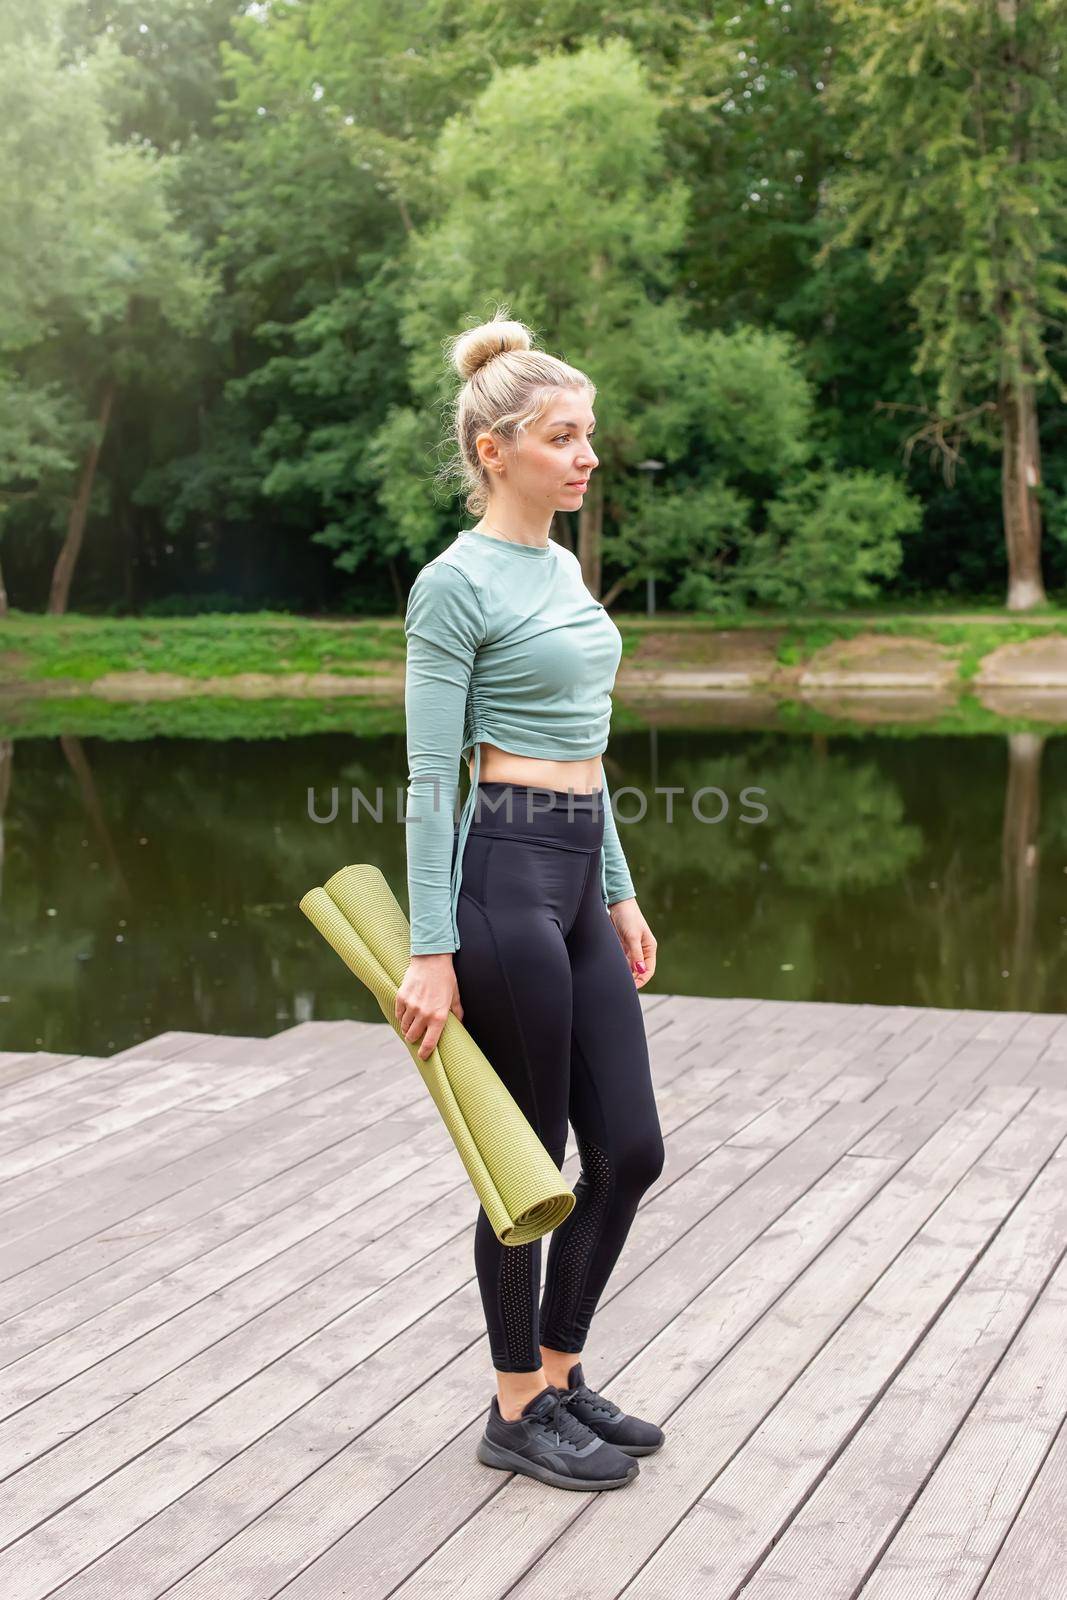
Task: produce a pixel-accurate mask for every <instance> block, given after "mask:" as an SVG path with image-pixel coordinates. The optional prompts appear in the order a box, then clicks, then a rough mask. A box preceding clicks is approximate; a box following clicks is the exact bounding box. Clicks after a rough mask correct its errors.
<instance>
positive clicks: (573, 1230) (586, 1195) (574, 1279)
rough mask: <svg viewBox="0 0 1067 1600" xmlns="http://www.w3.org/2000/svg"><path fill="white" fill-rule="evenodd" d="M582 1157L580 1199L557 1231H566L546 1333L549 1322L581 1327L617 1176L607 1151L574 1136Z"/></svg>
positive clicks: (572, 1329) (570, 1329)
mask: <svg viewBox="0 0 1067 1600" xmlns="http://www.w3.org/2000/svg"><path fill="white" fill-rule="evenodd" d="M575 1137H576V1140H577V1144H578V1149H579V1152H580V1154H581V1158H582V1172H581V1176H580V1177H579V1179H578V1182H577V1183H576V1184H575V1186H574V1193H575V1196H576V1197H577V1204H576V1205H575V1207H574V1209H573V1211H572V1212H571V1214H570V1216H569V1217H568V1218H567V1219H566V1221H565V1222H562V1223H561V1224H560V1226H559V1228H558V1229H557V1230H556V1232H557V1234H559V1233H562V1231H563V1230H564V1229H566V1230H567V1231H566V1235H565V1237H563V1238H561V1239H560V1245H559V1250H558V1252H557V1253H556V1256H555V1262H554V1276H553V1283H552V1290H551V1296H550V1297H546V1298H549V1300H550V1303H548V1304H546V1306H545V1312H546V1316H545V1319H544V1328H543V1329H542V1333H544V1332H545V1331H546V1330H547V1329H548V1327H549V1325H550V1323H551V1324H555V1326H556V1327H557V1328H558V1327H561V1326H562V1327H563V1328H566V1329H567V1330H568V1332H571V1333H574V1332H576V1331H577V1328H578V1313H579V1309H580V1305H581V1294H582V1290H583V1288H584V1287H585V1280H586V1277H587V1276H588V1273H589V1262H590V1258H591V1256H592V1254H593V1250H594V1247H595V1246H596V1242H597V1240H598V1239H599V1237H600V1230H601V1226H602V1224H603V1221H604V1213H605V1211H606V1209H607V1205H608V1201H609V1199H610V1197H611V1191H612V1187H613V1182H614V1176H613V1173H612V1170H611V1163H610V1162H609V1160H608V1158H607V1156H606V1155H605V1153H604V1151H603V1150H601V1149H600V1148H599V1146H598V1145H595V1144H591V1143H590V1142H589V1140H588V1139H583V1138H581V1137H580V1136H579V1135H577V1134H576V1135H575Z"/></svg>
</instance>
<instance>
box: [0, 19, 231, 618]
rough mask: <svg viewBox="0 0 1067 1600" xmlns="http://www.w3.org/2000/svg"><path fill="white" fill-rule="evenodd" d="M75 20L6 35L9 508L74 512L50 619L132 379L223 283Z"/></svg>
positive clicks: (3, 389)
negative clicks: (118, 122)
mask: <svg viewBox="0 0 1067 1600" xmlns="http://www.w3.org/2000/svg"><path fill="white" fill-rule="evenodd" d="M7 3H8V0H5V7H6V5H7ZM64 9H65V8H64V6H63V5H61V4H57V3H54V0H53V3H50V4H49V5H48V6H46V7H45V8H43V10H42V11H41V12H40V13H38V14H37V15H36V16H34V18H33V22H32V26H30V25H27V27H26V28H25V29H20V28H19V27H18V26H16V25H14V23H13V19H12V16H11V15H8V14H5V16H4V18H3V27H2V28H0V99H2V100H3V103H4V107H5V117H4V119H3V123H2V124H0V209H2V211H3V213H4V215H5V217H7V218H8V219H9V225H8V229H7V232H6V238H5V252H6V261H5V270H4V274H3V285H2V293H0V410H11V409H13V408H14V407H16V406H20V407H21V406H22V405H25V406H26V407H28V418H29V420H28V422H27V423H26V424H24V425H23V426H22V427H21V428H20V430H19V431H18V432H17V433H16V434H15V435H14V436H13V437H11V438H9V439H8V440H7V441H6V443H5V448H4V451H3V453H2V454H0V505H2V504H3V502H4V500H5V498H7V499H10V497H11V496H14V495H22V496H25V495H28V494H38V495H39V496H40V497H41V499H42V502H43V503H44V504H46V505H50V506H51V508H52V511H53V514H56V513H58V514H60V515H62V516H63V519H64V521H65V537H64V540H63V544H62V548H61V549H60V552H59V555H58V557H57V560H56V564H55V570H54V573H53V578H52V586H51V592H50V595H49V600H48V610H49V611H50V612H62V611H65V610H66V607H67V603H68V599H69V595H70V585H71V580H72V578H73V575H74V570H75V565H76V563H77V559H78V554H79V551H80V549H81V543H82V538H83V535H84V531H85V525H86V519H87V516H88V512H89V507H90V503H91V500H92V495H93V489H94V484H95V479H96V468H97V461H98V458H99V452H100V447H101V444H102V441H103V439H104V437H105V435H106V432H107V427H108V423H109V421H110V418H111V415H112V410H113V407H114V405H115V401H116V397H117V395H118V394H119V392H120V390H121V387H122V383H123V380H124V378H125V377H126V376H127V375H128V374H129V373H130V372H131V371H133V370H135V368H136V366H137V364H138V363H139V362H141V361H143V360H144V359H147V357H146V355H145V350H146V348H151V347H152V345H153V344H158V339H159V334H160V330H161V328H162V327H164V326H166V327H169V328H172V329H176V330H178V331H179V332H191V331H192V330H193V329H194V328H195V327H196V326H197V324H198V322H199V320H200V318H201V317H202V315H203V312H204V309H205V307H206V304H207V300H208V297H209V294H210V287H211V286H210V281H209V279H208V277H207V275H206V274H205V273H204V272H203V271H202V270H201V269H200V268H199V267H198V266H197V265H196V264H195V262H194V260H193V253H192V248H191V245H190V242H189V240H188V239H187V238H186V236H185V235H184V234H183V233H182V232H181V231H180V230H178V229H177V228H176V227H175V226H174V219H173V216H172V213H171V208H170V205H169V201H168V194H167V179H168V165H167V159H166V158H165V157H159V156H157V155H156V154H155V152H153V151H152V150H151V148H150V147H148V146H146V145H144V144H142V143H116V142H115V141H114V140H113V138H112V135H111V131H110V127H109V111H108V107H109V105H110V104H111V96H112V92H113V91H115V90H117V87H118V85H119V84H120V83H121V79H122V74H123V71H124V67H123V64H122V61H121V58H120V57H119V55H118V52H117V50H116V49H115V47H114V46H113V44H112V43H111V42H110V41H109V40H108V39H106V38H105V39H102V40H101V41H100V42H99V43H98V44H97V45H96V46H95V48H94V49H92V50H91V51H89V52H87V53H86V54H85V55H84V56H82V57H80V58H79V59H77V60H69V59H66V58H65V56H64V52H63V32H62V23H63V13H64ZM117 98H121V97H120V96H117ZM72 474H74V475H75V476H76V482H75V484H74V486H73V489H72V486H71V482H70V479H71V475H72Z"/></svg>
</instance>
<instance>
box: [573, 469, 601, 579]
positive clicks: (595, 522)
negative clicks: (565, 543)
mask: <svg viewBox="0 0 1067 1600" xmlns="http://www.w3.org/2000/svg"><path fill="white" fill-rule="evenodd" d="M603 528H604V487H603V485H602V484H601V483H599V482H598V481H597V478H596V475H595V474H594V475H593V477H592V478H591V479H590V483H589V487H588V489H587V490H586V491H585V499H584V500H583V502H582V506H581V509H580V510H579V512H578V560H579V561H580V562H581V564H582V577H583V578H584V580H585V586H586V588H587V589H588V590H589V593H590V594H591V595H592V596H593V599H594V600H599V599H600V538H601V534H602V532H603Z"/></svg>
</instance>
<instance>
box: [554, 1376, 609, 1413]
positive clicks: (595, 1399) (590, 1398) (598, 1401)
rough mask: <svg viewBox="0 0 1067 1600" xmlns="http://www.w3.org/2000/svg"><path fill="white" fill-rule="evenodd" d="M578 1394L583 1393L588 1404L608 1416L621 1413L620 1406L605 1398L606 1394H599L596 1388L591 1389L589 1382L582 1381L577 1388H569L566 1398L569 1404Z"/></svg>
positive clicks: (582, 1395) (583, 1397)
mask: <svg viewBox="0 0 1067 1600" xmlns="http://www.w3.org/2000/svg"><path fill="white" fill-rule="evenodd" d="M578 1395H581V1397H582V1399H583V1400H584V1401H585V1403H586V1405H587V1406H590V1407H591V1408H592V1409H593V1410H594V1411H602V1412H603V1413H604V1415H605V1416H606V1417H617V1416H618V1415H619V1408H618V1406H617V1405H615V1404H614V1402H613V1401H611V1400H605V1398H604V1396H603V1395H602V1394H597V1392H596V1390H595V1389H590V1387H589V1385H588V1384H587V1383H580V1384H579V1385H578V1387H577V1389H569V1390H568V1391H567V1392H566V1394H565V1396H564V1398H565V1399H566V1401H567V1403H568V1405H569V1404H570V1403H571V1401H572V1400H574V1399H576V1398H577V1396H578Z"/></svg>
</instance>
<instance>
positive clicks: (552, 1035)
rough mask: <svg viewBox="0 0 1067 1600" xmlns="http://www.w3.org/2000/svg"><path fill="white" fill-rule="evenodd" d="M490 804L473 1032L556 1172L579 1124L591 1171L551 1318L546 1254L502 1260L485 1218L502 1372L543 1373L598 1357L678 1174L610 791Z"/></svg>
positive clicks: (505, 1249) (462, 931)
mask: <svg viewBox="0 0 1067 1600" xmlns="http://www.w3.org/2000/svg"><path fill="white" fill-rule="evenodd" d="M478 790H479V794H478V798H477V801H476V803H475V809H474V814H473V817H472V820H471V826H470V832H469V834H468V836H467V841H466V846H465V849H464V852H463V871H462V886H461V889H460V894H459V903H458V906H457V910H456V918H457V925H458V928H459V937H460V948H459V949H458V950H457V951H455V952H454V954H453V958H452V960H453V966H454V969H455V973H456V980H457V983H458V986H459V997H460V1001H461V1003H462V1005H463V1025H464V1027H465V1028H466V1029H467V1030H468V1032H469V1033H470V1034H471V1036H472V1038H473V1039H474V1040H475V1041H476V1043H477V1044H478V1045H479V1046H480V1047H481V1049H482V1050H483V1051H484V1052H485V1055H486V1056H487V1057H488V1059H489V1061H490V1062H491V1063H492V1065H493V1067H494V1069H495V1071H496V1072H497V1073H498V1074H499V1076H500V1077H501V1078H502V1080H503V1081H504V1083H505V1084H506V1085H507V1087H508V1089H509V1091H510V1092H511V1094H512V1095H513V1096H514V1098H515V1100H516V1101H517V1103H518V1104H519V1106H521V1108H522V1111H523V1114H524V1115H525V1117H526V1118H527V1120H528V1122H529V1123H530V1126H531V1127H532V1128H533V1129H534V1131H535V1132H536V1133H537V1135H538V1137H539V1138H540V1140H541V1142H542V1144H543V1145H544V1146H545V1149H546V1150H547V1151H548V1153H549V1155H550V1156H551V1157H552V1159H553V1161H554V1162H555V1163H556V1165H557V1166H558V1167H562V1166H563V1160H564V1156H565V1153H566V1145H567V1122H568V1119H569V1120H570V1122H571V1124H572V1125H573V1127H574V1134H575V1139H576V1141H577V1145H578V1151H579V1154H580V1158H581V1175H580V1177H579V1178H578V1181H577V1182H576V1184H575V1185H574V1193H575V1205H574V1208H573V1210H572V1211H571V1213H570V1215H569V1216H568V1217H566V1218H565V1219H564V1221H563V1222H562V1223H560V1225H559V1227H558V1228H556V1229H554V1230H553V1232H552V1234H551V1235H550V1236H549V1245H548V1261H547V1266H546V1272H545V1296H544V1302H543V1304H542V1305H541V1306H540V1310H539V1309H538V1292H539V1289H540V1285H541V1241H540V1240H539V1239H538V1240H535V1241H534V1242H533V1243H531V1244H521V1245H502V1244H500V1242H499V1241H498V1239H497V1237H496V1234H495V1233H494V1232H493V1229H492V1227H491V1225H490V1223H489V1218H488V1217H487V1216H486V1213H485V1208H484V1207H479V1213H478V1221H477V1225H476V1228H475V1235H474V1261H475V1267H476V1270H477V1273H478V1285H479V1288H480V1290H481V1296H482V1304H483V1306H484V1308H485V1319H486V1325H487V1327H488V1331H489V1346H490V1351H491V1353H492V1359H493V1365H494V1367H495V1368H496V1369H497V1370H498V1371H499V1372H536V1371H537V1370H538V1368H539V1367H540V1366H541V1352H540V1348H539V1346H540V1345H544V1346H545V1347H546V1348H548V1349H552V1350H565V1351H573V1352H574V1353H575V1355H577V1354H578V1353H579V1352H580V1351H581V1350H582V1349H583V1347H584V1344H585V1339H586V1335H587V1334H588V1331H589V1323H590V1320H591V1318H592V1315H593V1312H594V1311H595V1309H596V1306H597V1302H598V1300H599V1299H600V1295H601V1292H602V1291H603V1288H604V1285H605V1283H606V1282H607V1280H608V1276H609V1274H610V1272H611V1269H612V1267H613V1266H614V1265H615V1262H616V1260H617V1259H618V1256H619V1252H620V1251H621V1249H622V1246H623V1243H624V1242H625V1239H626V1235H627V1233H628V1232H629V1229H630V1224H631V1223H632V1222H633V1219H634V1216H635V1214H636V1212H637V1206H638V1202H639V1201H640V1198H641V1196H642V1194H644V1192H645V1190H646V1189H647V1188H648V1187H649V1185H650V1184H651V1183H653V1182H654V1181H655V1179H656V1178H657V1177H658V1176H659V1174H660V1172H661V1171H662V1170H663V1157H664V1150H663V1136H662V1133H661V1131H660V1125H659V1116H658V1114H657V1111H656V1102H655V1097H654V1095H653V1090H652V1078H651V1073H650V1070H649V1060H648V1046H647V1042H646V1039H645V1027H644V1017H643V1015H642V1011H641V1003H640V1000H639V998H638V992H637V988H636V986H635V984H634V980H633V975H632V973H631V971H630V964H629V962H628V960H627V958H626V954H625V952H624V950H623V948H622V945H621V944H620V943H619V938H618V935H617V934H616V932H615V929H614V928H613V927H612V924H611V918H610V917H609V916H608V913H607V910H606V909H605V906H604V901H603V897H602V894H601V887H600V848H601V844H602V842H603V837H604V814H603V811H602V809H601V797H602V795H603V790H599V789H598V790H595V791H594V792H593V793H591V794H574V795H571V796H568V793H567V792H566V791H564V790H558V789H545V788H539V787H536V786H531V785H529V784H511V783H501V782H482V783H479V785H478ZM509 792H510V803H509ZM531 797H532V798H531ZM546 806H550V809H548V810H545V809H544V808H545V807H546ZM494 808H496V809H494ZM539 808H540V809H539ZM457 836H458V834H457V835H454V837H453V859H454V858H455V842H456V837H457Z"/></svg>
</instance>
